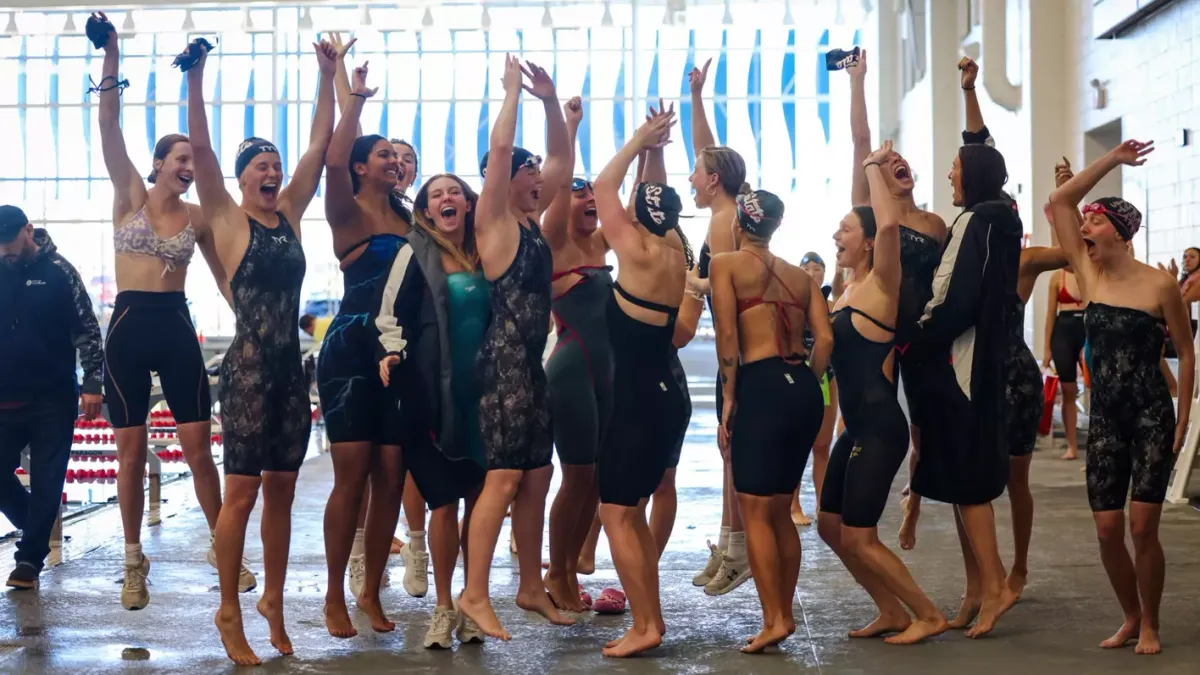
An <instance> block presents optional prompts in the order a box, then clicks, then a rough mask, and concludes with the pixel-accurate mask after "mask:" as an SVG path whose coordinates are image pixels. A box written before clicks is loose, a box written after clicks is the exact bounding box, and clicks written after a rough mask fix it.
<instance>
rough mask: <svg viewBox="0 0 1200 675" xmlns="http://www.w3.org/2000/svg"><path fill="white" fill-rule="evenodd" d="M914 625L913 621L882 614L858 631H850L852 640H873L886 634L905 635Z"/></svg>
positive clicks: (904, 617) (907, 617) (905, 617)
mask: <svg viewBox="0 0 1200 675" xmlns="http://www.w3.org/2000/svg"><path fill="white" fill-rule="evenodd" d="M911 625H912V619H911V618H910V617H909V616H908V615H907V614H905V615H904V616H884V615H882V614H880V615H879V616H877V617H875V620H874V621H872V622H871V623H869V624H867V625H866V626H864V627H862V628H859V629H858V630H852V631H850V637H852V638H873V637H879V636H880V635H883V634H884V633H903V632H904V631H906V630H908V627H909V626H911Z"/></svg>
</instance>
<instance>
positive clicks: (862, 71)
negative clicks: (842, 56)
mask: <svg viewBox="0 0 1200 675" xmlns="http://www.w3.org/2000/svg"><path fill="white" fill-rule="evenodd" d="M846 72H847V73H850V78H851V79H854V80H861V79H863V78H864V77H866V76H867V50H865V49H860V50H858V58H857V59H855V60H854V61H853V62H851V63H850V64H849V65H847V66H846Z"/></svg>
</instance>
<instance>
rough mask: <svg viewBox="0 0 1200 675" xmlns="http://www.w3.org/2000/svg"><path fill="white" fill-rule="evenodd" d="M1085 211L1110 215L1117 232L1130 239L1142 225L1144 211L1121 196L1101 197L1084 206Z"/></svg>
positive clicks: (1122, 237) (1125, 238)
mask: <svg viewBox="0 0 1200 675" xmlns="http://www.w3.org/2000/svg"><path fill="white" fill-rule="evenodd" d="M1083 212H1084V213H1099V214H1103V215H1105V216H1108V220H1109V221H1110V222H1111V223H1112V224H1113V228H1114V229H1116V231H1117V234H1118V235H1119V236H1120V237H1121V239H1124V240H1125V241H1129V240H1130V239H1133V235H1135V234H1137V232H1138V230H1139V229H1141V227H1142V212H1141V211H1138V209H1137V207H1136V206H1134V205H1133V204H1130V203H1129V202H1127V201H1125V200H1124V199H1121V198H1120V197H1101V198H1100V199H1097V200H1096V201H1094V202H1092V203H1091V204H1088V205H1087V206H1085V207H1083Z"/></svg>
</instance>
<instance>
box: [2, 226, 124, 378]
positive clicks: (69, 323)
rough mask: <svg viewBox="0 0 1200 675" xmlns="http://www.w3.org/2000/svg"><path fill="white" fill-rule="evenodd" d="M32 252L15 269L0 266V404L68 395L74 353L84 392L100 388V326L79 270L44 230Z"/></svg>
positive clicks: (37, 232)
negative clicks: (80, 371) (81, 372)
mask: <svg viewBox="0 0 1200 675" xmlns="http://www.w3.org/2000/svg"><path fill="white" fill-rule="evenodd" d="M33 238H34V242H36V243H37V245H38V252H37V253H36V254H35V255H34V257H33V259H32V260H29V261H28V262H23V263H18V264H17V265H16V266H9V265H3V264H0V402H25V401H29V400H32V399H34V398H39V397H42V396H58V395H62V394H66V393H73V392H74V390H76V389H77V388H80V387H79V383H78V382H77V380H76V377H75V352H76V351H78V352H79V360H80V361H81V362H82V363H83V386H82V391H83V393H85V394H99V393H101V391H102V390H103V385H104V351H103V344H104V343H103V340H102V338H101V336H100V325H99V324H98V323H97V322H96V314H95V312H94V311H93V310H92V300H91V298H90V297H88V293H87V290H86V289H85V288H84V286H83V279H81V278H80V277H79V272H77V271H75V268H74V267H72V266H71V263H69V262H67V261H66V259H65V258H63V257H62V256H61V255H59V254H58V251H57V249H56V248H55V246H54V242H53V241H51V240H50V236H49V235H48V234H46V231H45V230H42V229H37V230H34V232H33Z"/></svg>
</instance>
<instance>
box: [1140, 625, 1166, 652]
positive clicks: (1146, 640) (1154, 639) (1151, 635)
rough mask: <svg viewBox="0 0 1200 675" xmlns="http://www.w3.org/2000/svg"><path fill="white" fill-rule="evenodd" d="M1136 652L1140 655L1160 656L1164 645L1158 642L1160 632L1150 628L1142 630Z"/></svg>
mask: <svg viewBox="0 0 1200 675" xmlns="http://www.w3.org/2000/svg"><path fill="white" fill-rule="evenodd" d="M1134 651H1135V652H1137V653H1138V654H1158V653H1160V652H1162V644H1161V643H1160V642H1159V641H1158V630H1156V629H1154V628H1149V627H1143V628H1142V636H1141V637H1140V638H1139V639H1138V643H1137V647H1135V648H1134Z"/></svg>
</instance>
